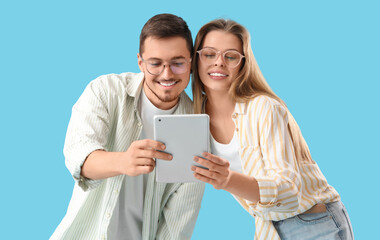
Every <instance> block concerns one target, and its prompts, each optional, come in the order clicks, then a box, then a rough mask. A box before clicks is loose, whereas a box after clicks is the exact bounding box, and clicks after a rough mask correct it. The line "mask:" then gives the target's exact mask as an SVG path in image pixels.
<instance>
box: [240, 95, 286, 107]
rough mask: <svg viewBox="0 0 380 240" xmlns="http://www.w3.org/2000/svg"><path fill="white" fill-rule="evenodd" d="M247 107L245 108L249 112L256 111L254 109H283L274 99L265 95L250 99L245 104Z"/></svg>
mask: <svg viewBox="0 0 380 240" xmlns="http://www.w3.org/2000/svg"><path fill="white" fill-rule="evenodd" d="M247 105H248V106H247V107H248V109H250V110H252V109H256V108H260V109H262V108H273V107H280V108H282V107H283V105H282V104H281V103H280V102H279V101H278V100H276V99H275V98H273V97H270V96H267V95H263V94H261V95H257V96H254V97H253V98H252V99H250V100H249V101H248V102H247Z"/></svg>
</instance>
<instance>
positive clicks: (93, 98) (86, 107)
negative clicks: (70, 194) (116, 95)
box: [63, 79, 109, 191]
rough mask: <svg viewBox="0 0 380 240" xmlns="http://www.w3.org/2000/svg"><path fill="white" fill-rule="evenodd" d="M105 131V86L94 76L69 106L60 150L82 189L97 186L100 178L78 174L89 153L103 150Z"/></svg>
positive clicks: (107, 126)
mask: <svg viewBox="0 0 380 240" xmlns="http://www.w3.org/2000/svg"><path fill="white" fill-rule="evenodd" d="M108 133H109V117H108V106H107V104H106V93H105V88H104V87H103V86H102V83H101V82H100V80H99V79H96V80H94V81H92V82H91V83H90V84H89V85H88V86H87V87H86V89H85V90H84V92H83V94H82V95H81V96H80V98H79V100H78V101H77V102H76V103H75V105H74V106H73V109H72V115H71V119H70V122H69V126H68V129H67V133H66V139H65V145H64V151H63V152H64V155H65V163H66V166H67V168H68V169H69V171H70V173H71V174H72V176H73V178H74V180H75V181H76V182H77V183H78V184H79V186H80V187H81V188H82V189H83V190H84V191H87V190H90V189H93V188H95V187H97V186H98V185H99V184H100V183H101V182H102V181H103V180H91V179H88V178H85V177H83V176H81V168H82V165H83V163H84V161H85V160H86V158H87V156H88V155H89V154H90V153H92V152H93V151H95V150H107V149H106V143H107V138H108Z"/></svg>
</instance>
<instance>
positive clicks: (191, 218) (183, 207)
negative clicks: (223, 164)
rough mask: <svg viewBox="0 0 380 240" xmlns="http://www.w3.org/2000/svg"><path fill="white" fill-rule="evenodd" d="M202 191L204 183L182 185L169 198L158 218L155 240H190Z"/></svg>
mask: <svg viewBox="0 0 380 240" xmlns="http://www.w3.org/2000/svg"><path fill="white" fill-rule="evenodd" d="M204 189H205V184H204V183H183V184H181V186H180V187H179V188H178V189H177V190H176V191H175V192H174V193H173V194H172V195H171V196H170V197H169V200H168V201H167V203H166V205H165V207H164V208H163V212H162V215H161V218H160V222H159V226H158V229H157V235H156V239H157V240H161V239H162V240H164V239H176V240H182V239H183V240H184V239H190V238H191V235H192V234H193V230H194V227H195V222H196V220H197V217H198V213H199V210H200V207H201V201H202V197H203V193H204Z"/></svg>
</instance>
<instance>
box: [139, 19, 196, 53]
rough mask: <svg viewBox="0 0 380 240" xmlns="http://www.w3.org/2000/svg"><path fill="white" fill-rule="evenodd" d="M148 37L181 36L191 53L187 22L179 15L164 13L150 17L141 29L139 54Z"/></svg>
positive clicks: (190, 37)
mask: <svg viewBox="0 0 380 240" xmlns="http://www.w3.org/2000/svg"><path fill="white" fill-rule="evenodd" d="M148 37H156V38H170V37H182V38H184V39H185V40H186V44H187V48H188V49H189V51H190V55H193V38H192V36H191V32H190V29H189V27H188V26H187V23H186V22H185V21H184V20H183V19H182V18H181V17H178V16H176V15H173V14H167V13H164V14H158V15H155V16H153V17H152V18H150V19H149V20H148V21H147V22H146V23H145V25H144V27H143V28H142V30H141V34H140V48H139V52H140V55H142V53H143V52H144V42H145V39H147V38H148Z"/></svg>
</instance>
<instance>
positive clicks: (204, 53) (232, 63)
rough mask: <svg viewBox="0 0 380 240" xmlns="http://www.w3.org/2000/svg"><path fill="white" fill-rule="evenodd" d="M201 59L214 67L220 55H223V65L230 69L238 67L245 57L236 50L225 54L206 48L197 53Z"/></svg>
mask: <svg viewBox="0 0 380 240" xmlns="http://www.w3.org/2000/svg"><path fill="white" fill-rule="evenodd" d="M197 53H198V54H199V58H200V60H201V61H202V62H204V63H205V64H209V65H212V64H214V63H215V61H216V59H218V57H219V55H220V54H222V60H223V63H224V64H225V65H226V67H228V68H235V67H237V66H238V65H239V64H240V62H241V60H242V59H243V58H244V56H243V55H242V54H241V53H239V52H238V51H236V50H227V51H225V52H222V51H217V50H215V49H213V48H209V47H205V48H202V49H201V50H199V51H197Z"/></svg>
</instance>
